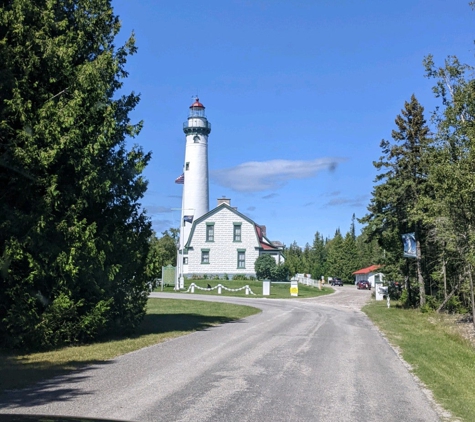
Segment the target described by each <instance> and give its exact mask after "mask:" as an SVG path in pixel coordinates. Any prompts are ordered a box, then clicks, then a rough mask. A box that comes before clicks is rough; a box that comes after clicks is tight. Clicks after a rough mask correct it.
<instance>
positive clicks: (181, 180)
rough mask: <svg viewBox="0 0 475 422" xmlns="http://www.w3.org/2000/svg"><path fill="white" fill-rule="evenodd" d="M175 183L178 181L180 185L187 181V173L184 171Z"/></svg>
mask: <svg viewBox="0 0 475 422" xmlns="http://www.w3.org/2000/svg"><path fill="white" fill-rule="evenodd" d="M175 183H178V184H179V185H183V183H185V173H183V174H182V175H181V176H178V177H177V178H176V179H175Z"/></svg>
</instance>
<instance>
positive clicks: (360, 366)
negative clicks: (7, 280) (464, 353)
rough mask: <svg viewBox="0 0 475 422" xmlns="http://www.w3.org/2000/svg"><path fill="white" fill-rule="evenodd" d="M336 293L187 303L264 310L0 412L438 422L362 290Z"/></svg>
mask: <svg viewBox="0 0 475 422" xmlns="http://www.w3.org/2000/svg"><path fill="white" fill-rule="evenodd" d="M337 289H338V290H337V293H335V294H332V295H329V296H325V297H320V298H312V299H292V300H275V299H252V298H230V297H229V298H226V297H210V296H198V295H193V296H191V295H190V296H186V297H188V298H190V299H191V300H193V299H200V300H220V301H226V302H231V303H242V304H251V305H253V306H256V307H259V308H261V309H262V310H263V312H261V313H260V314H257V315H253V316H251V317H249V318H246V319H243V320H241V321H239V322H235V323H230V324H224V325H222V326H219V327H214V328H211V329H207V330H205V331H200V332H196V333H193V334H190V335H187V336H184V337H180V338H177V339H174V340H170V341H168V342H165V343H162V344H158V345H155V346H151V347H148V348H145V349H142V350H139V351H136V352H133V353H129V354H127V355H124V356H121V357H119V358H116V359H113V360H111V361H108V362H107V363H105V364H97V365H91V366H88V367H87V368H85V369H84V370H80V371H77V372H74V373H71V374H69V375H67V376H62V377H57V378H54V379H51V380H48V381H47V382H44V383H41V384H38V385H36V386H35V387H33V388H29V389H26V390H21V391H12V392H9V393H6V394H4V395H2V396H0V413H38V414H55V415H70V416H85V417H101V418H111V419H119V420H127V421H154V422H155V421H193V422H201V421H202V422H205V421H213V422H216V421H226V422H228V421H229V422H232V421H240V422H243V421H260V422H267V421H272V422H278V421H286V422H288V421H365V422H369V421H378V422H381V421H398V422H401V421H438V420H441V419H440V418H439V414H438V413H437V409H436V406H435V405H434V404H433V403H432V402H431V400H430V399H429V398H428V396H427V395H426V394H425V393H424V391H423V389H421V387H420V386H419V385H418V383H417V381H416V380H415V379H414V377H413V376H412V375H411V374H410V372H409V371H408V369H407V365H405V364H404V362H403V361H401V359H400V358H399V357H398V355H397V354H396V353H395V352H394V350H393V349H392V348H391V347H390V346H389V345H388V343H387V342H386V340H385V339H384V338H383V337H382V336H381V334H380V333H379V331H378V330H377V329H376V328H375V327H374V326H373V324H372V323H371V322H370V320H369V319H368V318H367V317H366V315H365V314H363V313H362V312H361V311H360V308H361V306H362V305H363V304H364V303H365V302H366V301H367V300H368V299H369V295H370V292H368V291H358V290H357V289H356V288H355V287H354V286H344V287H338V288H337ZM153 295H154V296H157V297H165V296H166V297H179V298H183V297H184V295H183V294H181V295H174V294H163V293H154V294H153Z"/></svg>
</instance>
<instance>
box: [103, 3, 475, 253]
mask: <svg viewBox="0 0 475 422" xmlns="http://www.w3.org/2000/svg"><path fill="white" fill-rule="evenodd" d="M112 4H113V7H114V11H115V13H116V14H117V15H119V16H120V19H121V21H122V25H123V26H122V31H121V33H120V36H119V37H118V38H117V44H118V45H119V44H122V43H123V41H124V40H125V39H126V38H127V37H128V36H129V35H130V33H131V32H132V31H134V32H135V36H136V42H137V46H138V53H137V54H136V55H134V56H132V57H130V59H129V61H128V64H127V70H128V71H129V73H130V74H129V78H128V79H127V80H126V82H125V85H124V89H125V90H127V91H132V90H133V91H135V92H137V93H140V94H141V102H140V104H139V105H138V107H137V108H136V110H135V111H134V112H133V113H132V115H131V117H132V120H133V121H138V120H144V128H143V130H142V132H141V134H140V135H139V136H138V137H137V138H136V139H135V140H133V141H131V143H133V142H135V143H138V144H140V145H141V146H143V148H144V150H146V151H151V152H152V160H151V162H150V164H149V166H148V167H147V169H146V170H145V177H146V178H147V179H148V181H149V189H148V192H147V194H146V195H145V197H144V198H143V201H142V203H143V206H144V207H145V208H146V209H147V212H148V214H149V215H150V217H151V218H152V221H153V226H154V229H155V231H156V232H157V233H158V234H160V233H161V232H163V231H164V230H166V229H169V228H170V227H178V226H179V220H180V211H179V210H177V209H178V208H179V207H180V206H181V193H182V185H177V184H175V183H174V180H175V178H176V177H177V176H179V175H180V174H181V173H182V168H183V161H184V153H185V149H184V148H185V135H184V133H183V131H182V125H183V122H185V121H186V119H187V116H188V107H189V106H190V105H191V103H192V102H193V101H192V97H193V96H195V95H198V96H199V98H200V101H201V102H202V103H203V104H204V105H205V107H206V113H207V117H208V120H209V121H210V122H211V124H212V132H211V134H210V136H209V144H208V145H209V147H208V148H209V149H208V154H209V171H210V209H212V208H214V207H215V206H216V200H217V198H219V197H222V196H226V197H228V198H231V205H232V206H236V207H237V208H238V210H239V211H240V212H242V213H243V214H245V215H247V216H248V217H250V218H252V219H253V220H254V221H255V222H256V223H258V224H263V225H266V226H267V234H268V237H269V238H270V239H271V240H279V241H281V242H282V243H284V244H285V245H287V246H289V245H290V244H291V243H292V242H294V241H295V242H297V244H298V245H299V246H301V247H304V246H305V244H306V243H307V242H308V243H310V244H311V243H312V242H313V239H314V235H315V232H316V231H319V232H320V233H322V234H323V235H324V236H328V237H333V235H334V233H335V230H336V229H337V228H340V229H341V231H342V233H343V234H344V233H346V232H347V231H348V230H349V227H350V224H351V218H352V215H353V213H354V214H355V215H356V217H357V218H359V217H362V216H363V215H364V214H365V213H366V207H367V205H368V203H369V201H370V198H371V191H372V187H373V185H374V178H375V176H376V170H375V169H374V167H373V165H372V162H373V161H374V160H377V159H378V158H379V156H380V155H381V150H380V147H379V143H380V141H381V139H383V138H384V139H390V136H391V131H392V130H393V129H394V126H395V125H394V119H395V117H396V115H397V114H399V113H400V111H401V109H402V108H403V106H404V102H405V101H407V100H409V99H410V96H411V95H412V94H413V93H414V94H415V95H416V97H417V98H418V100H419V101H420V102H421V104H422V105H423V106H424V107H425V109H426V118H427V120H429V119H430V114H431V112H432V111H433V110H434V108H435V106H437V105H439V100H438V99H436V98H434V95H433V94H432V91H431V87H432V86H433V85H434V84H435V81H433V80H428V79H426V78H425V77H424V68H423V66H422V60H423V58H424V57H425V56H426V55H428V54H433V55H434V58H435V61H436V63H437V64H440V65H442V63H443V60H444V59H445V58H446V57H447V56H448V55H457V56H458V57H459V58H460V59H461V60H462V61H463V62H467V63H469V64H474V44H473V40H474V39H475V31H474V28H475V26H474V20H475V12H474V11H472V10H471V8H470V7H469V5H468V1H467V0H464V1H461V0H451V1H447V0H420V1H417V0H399V1H396V2H394V1H376V0H366V1H365V0H360V1H351V0H313V1H310V0H307V1H301V0H300V1H299V0H292V1H290V0H220V1H218V0H208V1H207V0H201V1H197V0H196V1H189V0H173V1H152V0H140V1H137V2H131V1H130V0H113V2H112ZM360 228H361V227H360V226H359V225H357V230H358V231H359V229H360Z"/></svg>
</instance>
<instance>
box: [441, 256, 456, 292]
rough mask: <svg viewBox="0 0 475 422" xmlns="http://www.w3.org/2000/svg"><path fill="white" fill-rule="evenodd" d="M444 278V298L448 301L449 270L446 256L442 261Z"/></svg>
mask: <svg viewBox="0 0 475 422" xmlns="http://www.w3.org/2000/svg"><path fill="white" fill-rule="evenodd" d="M442 276H443V278H444V298H445V300H447V268H446V264H445V256H444V258H443V261H442ZM452 291H453V290H452Z"/></svg>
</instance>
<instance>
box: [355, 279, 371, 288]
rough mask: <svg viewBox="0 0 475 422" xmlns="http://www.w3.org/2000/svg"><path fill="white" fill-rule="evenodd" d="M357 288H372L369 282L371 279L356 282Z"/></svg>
mask: <svg viewBox="0 0 475 422" xmlns="http://www.w3.org/2000/svg"><path fill="white" fill-rule="evenodd" d="M356 288H357V289H358V290H361V289H367V290H371V284H369V281H367V280H361V281H358V283H356Z"/></svg>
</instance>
